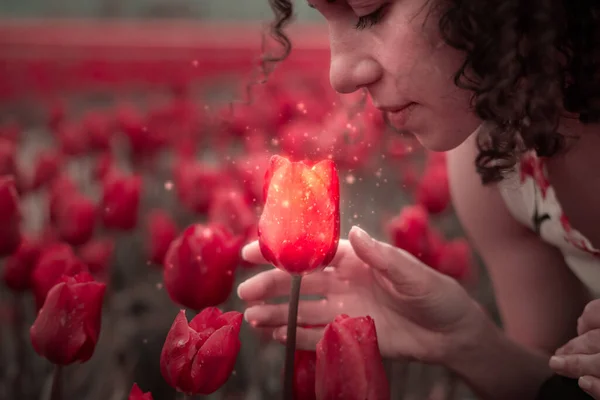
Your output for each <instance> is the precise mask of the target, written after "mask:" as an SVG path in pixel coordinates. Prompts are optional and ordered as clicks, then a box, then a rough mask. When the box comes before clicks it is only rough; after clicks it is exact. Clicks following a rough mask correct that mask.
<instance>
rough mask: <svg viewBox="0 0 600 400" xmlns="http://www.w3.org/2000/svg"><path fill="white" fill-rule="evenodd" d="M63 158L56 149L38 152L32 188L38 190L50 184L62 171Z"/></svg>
mask: <svg viewBox="0 0 600 400" xmlns="http://www.w3.org/2000/svg"><path fill="white" fill-rule="evenodd" d="M61 163H62V159H61V156H60V153H58V152H56V151H52V150H51V151H43V152H41V153H40V154H38V156H37V158H36V159H35V162H34V166H33V177H32V179H31V184H30V186H31V189H32V190H37V189H39V188H41V187H43V186H46V185H48V184H50V183H51V182H52V181H53V180H54V179H55V178H56V177H57V176H58V175H59V172H60V167H61Z"/></svg>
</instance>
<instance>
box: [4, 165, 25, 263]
mask: <svg viewBox="0 0 600 400" xmlns="http://www.w3.org/2000/svg"><path fill="white" fill-rule="evenodd" d="M0 210H1V212H0V257H3V256H7V255H10V254H12V253H14V252H15V251H16V250H17V248H18V247H19V244H20V243H21V231H20V227H19V224H20V222H21V211H20V208H19V197H18V195H17V189H16V187H15V180H14V179H13V177H12V176H0Z"/></svg>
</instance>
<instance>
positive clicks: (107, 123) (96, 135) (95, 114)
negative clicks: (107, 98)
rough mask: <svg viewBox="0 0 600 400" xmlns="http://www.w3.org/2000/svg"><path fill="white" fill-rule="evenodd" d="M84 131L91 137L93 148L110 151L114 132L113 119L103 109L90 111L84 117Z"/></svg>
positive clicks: (91, 146) (90, 141)
mask: <svg viewBox="0 0 600 400" xmlns="http://www.w3.org/2000/svg"><path fill="white" fill-rule="evenodd" d="M82 124H83V131H84V132H85V133H86V134H87V135H88V137H89V144H90V148H91V149H92V150H98V151H110V148H111V140H112V137H113V133H114V124H113V120H112V119H111V118H110V117H109V115H108V114H106V113H103V112H101V111H89V112H88V113H87V114H86V115H85V116H84V117H83V121H82Z"/></svg>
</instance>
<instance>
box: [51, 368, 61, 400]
mask: <svg viewBox="0 0 600 400" xmlns="http://www.w3.org/2000/svg"><path fill="white" fill-rule="evenodd" d="M50 393H51V394H50V400H62V367H61V366H60V365H55V366H54V374H53V375H52V392H50Z"/></svg>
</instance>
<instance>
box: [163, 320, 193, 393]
mask: <svg viewBox="0 0 600 400" xmlns="http://www.w3.org/2000/svg"><path fill="white" fill-rule="evenodd" d="M190 336H191V335H190V328H189V325H188V322H187V318H186V316H185V310H181V311H179V314H177V317H175V321H173V325H172V326H171V329H170V330H169V334H168V335H167V338H166V339H165V344H164V345H163V349H162V351H161V354H160V372H161V374H162V376H163V378H164V379H165V381H167V383H168V384H169V385H171V386H172V387H174V388H179V380H180V375H181V374H182V373H183V374H185V373H186V372H187V371H188V369H189V362H190V359H191V358H189V352H190V349H189V347H190V346H191V345H192V343H190V342H191V338H190ZM194 350H195V349H194Z"/></svg>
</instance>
